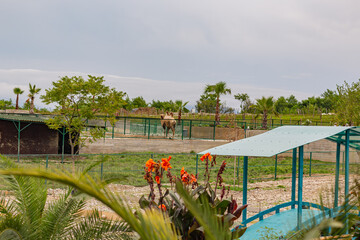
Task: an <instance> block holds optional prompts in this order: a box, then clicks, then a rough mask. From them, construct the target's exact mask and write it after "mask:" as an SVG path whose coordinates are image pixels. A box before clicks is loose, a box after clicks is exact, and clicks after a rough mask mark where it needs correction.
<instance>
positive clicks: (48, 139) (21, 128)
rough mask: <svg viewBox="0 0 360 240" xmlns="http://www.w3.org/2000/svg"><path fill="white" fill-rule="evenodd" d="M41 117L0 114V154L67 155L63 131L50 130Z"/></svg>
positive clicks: (68, 151) (68, 147)
mask: <svg viewBox="0 0 360 240" xmlns="http://www.w3.org/2000/svg"><path fill="white" fill-rule="evenodd" d="M46 119H47V118H46V117H44V116H42V115H29V114H0V154H17V155H18V158H19V157H20V154H63V155H64V154H69V153H70V145H69V143H68V141H66V139H68V134H67V133H66V131H65V129H64V128H62V129H57V130H55V129H50V128H49V127H48V126H47V125H46V123H45V121H46Z"/></svg>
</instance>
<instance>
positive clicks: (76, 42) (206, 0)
mask: <svg viewBox="0 0 360 240" xmlns="http://www.w3.org/2000/svg"><path fill="white" fill-rule="evenodd" d="M0 3H1V8H0V31H1V37H0V48H1V51H0V96H1V98H3V99H4V98H5V99H8V98H13V100H14V99H15V96H14V94H13V92H12V89H13V88H14V87H16V86H19V87H21V88H23V89H25V90H26V91H27V90H28V83H29V82H31V83H33V84H36V85H37V86H38V87H41V88H42V89H45V88H49V87H50V86H51V82H52V81H56V80H58V79H59V77H61V76H65V75H68V76H72V75H87V74H92V75H99V76H105V79H106V80H107V84H108V85H110V86H112V87H115V88H117V89H118V90H122V91H124V92H127V93H128V95H129V97H130V98H134V97H136V96H144V98H145V99H146V100H147V101H151V100H152V99H159V100H170V99H172V100H175V99H182V100H185V101H190V104H189V105H192V106H193V105H195V102H196V100H198V99H199V96H200V94H201V93H202V92H203V89H204V87H205V85H206V84H214V83H217V82H219V81H225V82H227V84H228V86H229V87H230V88H231V90H232V93H233V94H232V96H226V97H223V98H222V99H223V101H226V104H227V106H231V107H235V108H238V105H239V102H238V101H237V100H235V99H234V97H233V95H234V94H236V93H243V92H247V93H248V94H249V95H250V97H251V98H252V99H255V98H259V97H261V96H275V97H278V96H282V95H283V96H289V95H290V94H294V95H295V96H296V97H297V98H298V99H304V98H306V97H309V96H314V95H315V96H319V95H320V94H321V93H322V92H324V91H325V90H326V89H328V88H329V89H335V88H336V84H342V83H343V82H344V81H345V80H346V81H348V82H353V81H357V80H358V79H359V77H360V74H359V71H360V44H359V39H360V14H359V9H360V1H358V0H349V1H347V0H344V1H338V0H311V1H310V0H291V1H288V0H282V1H280V0H272V1H269V0H262V1H258V0H253V1H242V0H233V1H230V0H223V1H219V0H217V1H215V0H196V1H194V0H192V1H190V0H181V1H175V0H128V1H125V0H102V1H95V0H94V1H88V0H87V1H85V0H51V1H49V0H35V1H26V0H22V1H21V0H20V1H14V0H0ZM25 100H26V97H25V96H24V95H23V96H21V102H24V101H25ZM35 103H36V102H35ZM38 103H39V100H38Z"/></svg>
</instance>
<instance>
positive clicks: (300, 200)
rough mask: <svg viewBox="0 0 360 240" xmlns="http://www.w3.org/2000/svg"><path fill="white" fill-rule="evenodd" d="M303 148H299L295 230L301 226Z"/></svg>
mask: <svg viewBox="0 0 360 240" xmlns="http://www.w3.org/2000/svg"><path fill="white" fill-rule="evenodd" d="M303 170H304V146H301V147H299V178H298V202H299V203H298V216H297V220H298V222H297V228H298V230H300V229H301V224H302V200H303V199H302V194H303V173H304V172H303Z"/></svg>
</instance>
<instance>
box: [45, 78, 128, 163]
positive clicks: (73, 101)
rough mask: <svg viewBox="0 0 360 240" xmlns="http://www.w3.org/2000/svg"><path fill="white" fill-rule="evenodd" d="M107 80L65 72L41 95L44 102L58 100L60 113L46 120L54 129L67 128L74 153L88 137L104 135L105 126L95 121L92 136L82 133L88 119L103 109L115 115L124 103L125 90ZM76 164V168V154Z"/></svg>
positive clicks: (57, 106) (102, 111) (53, 102)
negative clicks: (120, 89) (111, 87)
mask: <svg viewBox="0 0 360 240" xmlns="http://www.w3.org/2000/svg"><path fill="white" fill-rule="evenodd" d="M104 81H105V80H104V77H95V76H91V75H89V76H88V79H87V80H84V78H83V77H81V76H73V77H68V76H65V77H62V78H60V79H59V80H58V81H56V82H52V88H50V89H46V90H45V95H43V96H41V99H42V100H43V102H44V103H46V104H55V112H56V113H58V115H56V116H55V117H53V118H51V119H49V120H47V121H46V123H47V124H48V126H49V127H50V128H52V129H60V128H65V129H66V131H67V133H68V135H69V144H70V147H71V155H72V156H74V154H75V147H76V146H78V148H79V149H80V148H81V147H83V146H84V145H85V142H86V141H87V140H88V141H90V142H92V141H95V140H97V139H99V138H100V137H102V136H103V132H104V131H103V129H101V128H100V127H99V126H96V125H95V126H93V127H91V128H90V136H89V137H85V136H82V137H80V133H81V131H83V130H84V128H85V126H86V125H87V122H88V121H89V120H91V119H95V118H97V116H96V115H97V114H99V113H107V114H109V115H111V116H114V113H115V111H116V110H118V109H120V108H122V106H123V104H124V101H121V97H122V96H123V95H124V94H123V93H122V92H116V91H115V90H114V89H110V88H109V87H108V86H105V85H104ZM73 168H74V169H75V162H74V158H73Z"/></svg>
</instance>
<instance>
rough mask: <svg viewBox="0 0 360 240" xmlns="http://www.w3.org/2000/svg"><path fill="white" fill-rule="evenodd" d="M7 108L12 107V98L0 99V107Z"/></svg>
mask: <svg viewBox="0 0 360 240" xmlns="http://www.w3.org/2000/svg"><path fill="white" fill-rule="evenodd" d="M8 108H13V106H12V100H11V99H9V100H5V99H0V109H8Z"/></svg>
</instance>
